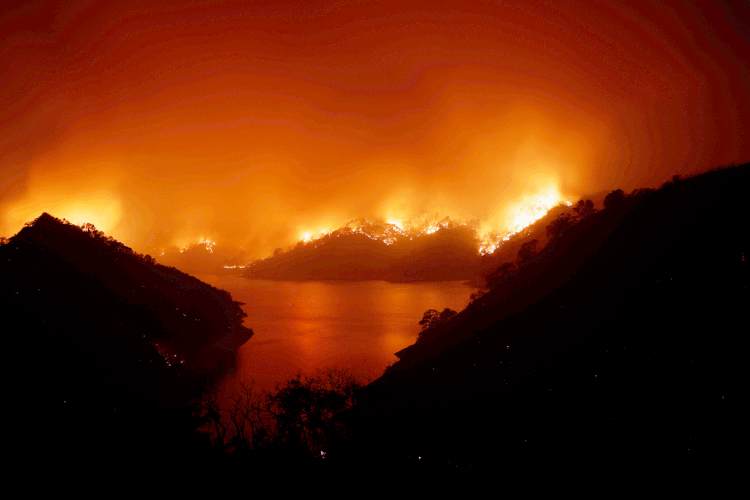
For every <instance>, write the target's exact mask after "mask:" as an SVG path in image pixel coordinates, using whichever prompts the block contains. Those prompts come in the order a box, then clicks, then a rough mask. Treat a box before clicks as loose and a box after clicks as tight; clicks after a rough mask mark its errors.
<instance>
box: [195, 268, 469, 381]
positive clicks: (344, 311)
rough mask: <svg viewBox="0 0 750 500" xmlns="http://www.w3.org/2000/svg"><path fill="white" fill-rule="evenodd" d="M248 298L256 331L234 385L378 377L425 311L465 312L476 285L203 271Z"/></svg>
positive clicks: (242, 354)
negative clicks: (330, 375)
mask: <svg viewBox="0 0 750 500" xmlns="http://www.w3.org/2000/svg"><path fill="white" fill-rule="evenodd" d="M198 278H199V279H201V280H202V281H205V282H206V283H209V284H211V285H213V286H216V287H219V288H223V289H225V290H228V291H229V292H230V293H231V294H232V298H233V299H234V300H238V301H240V302H244V303H245V305H244V306H242V307H243V310H244V311H245V312H246V313H247V315H248V317H247V318H246V319H245V325H246V326H248V327H250V328H252V329H253V331H254V332H255V335H254V336H253V337H252V338H251V339H250V340H249V341H248V342H247V343H246V344H245V345H244V346H243V347H242V348H241V349H240V352H239V362H238V368H237V370H236V374H235V377H234V378H233V379H232V381H230V382H229V383H230V384H234V383H238V382H246V383H249V382H250V381H255V383H256V387H259V388H267V389H272V388H273V387H274V384H276V383H277V382H281V381H283V380H285V379H286V378H287V377H290V376H292V375H294V374H295V373H296V372H297V371H298V370H301V371H303V372H313V371H315V370H317V369H325V368H329V367H337V368H348V369H351V370H352V371H353V372H354V373H355V375H357V376H359V377H362V378H367V377H370V378H373V379H374V378H377V377H379V376H380V375H382V374H383V370H384V369H385V367H386V366H388V365H389V364H391V363H393V362H394V361H396V357H395V356H394V353H396V352H398V351H400V350H401V349H403V348H405V347H407V346H408V345H411V344H413V343H414V341H415V340H416V338H417V333H418V332H419V328H420V327H419V324H418V322H419V320H420V319H421V318H422V314H423V313H424V312H425V311H426V310H427V309H438V310H443V309H444V308H446V307H449V308H451V309H454V310H461V309H463V308H464V307H465V306H466V304H467V303H468V299H469V295H470V294H471V292H472V291H473V289H472V288H470V287H468V286H466V285H463V284H461V283H460V282H438V283H408V284H403V283H387V282H384V281H364V282H354V283H350V282H288V281H281V282H279V281H264V280H247V279H245V278H240V277H235V276H216V275H199V276H198Z"/></svg>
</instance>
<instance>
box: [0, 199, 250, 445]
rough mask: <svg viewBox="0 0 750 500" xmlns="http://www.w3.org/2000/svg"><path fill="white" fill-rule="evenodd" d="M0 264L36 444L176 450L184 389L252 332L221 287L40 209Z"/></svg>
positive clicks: (1, 254)
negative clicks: (157, 262)
mask: <svg viewBox="0 0 750 500" xmlns="http://www.w3.org/2000/svg"><path fill="white" fill-rule="evenodd" d="M0 276H2V280H0V297H2V304H3V312H4V314H3V319H4V321H5V324H6V328H5V329H4V333H5V334H6V339H8V340H9V341H10V345H9V346H8V345H6V349H8V350H7V351H6V352H9V353H11V354H12V356H14V357H16V358H17V359H19V360H22V362H21V364H20V366H15V365H12V366H13V368H14V369H15V371H16V375H17V377H18V379H19V381H20V382H19V383H18V387H16V389H17V391H18V394H17V397H18V400H19V404H21V403H20V401H23V402H25V404H26V406H27V411H26V412H24V413H25V415H27V416H26V417H24V418H27V420H28V422H25V423H26V424H28V425H29V427H28V431H29V432H30V433H33V434H34V436H35V437H39V436H44V439H43V441H42V442H41V443H40V442H37V443H36V445H37V446H40V447H41V451H39V450H37V451H35V453H39V454H41V455H47V454H50V453H51V454H52V455H55V456H57V455H56V454H59V453H63V452H64V450H65V449H66V447H70V448H75V449H82V450H85V451H84V452H83V453H91V454H94V455H97V454H104V456H108V457H110V458H113V455H115V454H118V453H120V452H123V450H129V451H131V452H137V451H138V449H140V450H141V451H143V453H146V451H145V450H149V452H154V451H155V450H156V449H158V452H159V456H172V453H174V456H180V455H181V452H180V450H183V448H189V447H190V446H193V445H195V440H196V439H198V438H196V435H195V433H194V431H195V426H196V425H197V424H198V422H197V421H195V420H192V417H191V416H190V412H189V409H190V404H191V401H192V400H193V399H194V398H195V397H197V396H198V393H197V391H198V390H199V389H200V388H201V387H202V386H203V385H205V384H208V383H211V382H214V381H217V380H218V378H219V377H221V375H222V374H223V373H224V372H225V371H226V370H229V369H231V368H232V366H233V363H234V359H235V351H236V349H237V348H238V347H239V346H240V345H242V344H243V343H244V342H245V341H246V340H247V339H249V338H250V336H251V335H252V331H251V330H249V329H248V328H246V327H244V326H242V320H243V317H244V316H245V314H244V313H243V312H242V309H241V308H240V304H239V303H237V302H234V301H232V298H231V296H230V295H229V293H227V292H225V291H223V290H218V289H216V288H214V287H211V286H209V285H207V284H205V283H202V282H200V281H199V280H197V279H196V278H193V277H192V276H189V275H187V274H184V273H182V272H180V271H178V270H176V269H173V268H167V267H165V266H162V265H159V264H156V263H155V262H154V261H153V259H152V258H151V257H149V256H148V255H146V256H144V255H139V254H137V253H135V252H133V251H132V250H130V249H129V248H127V247H126V246H124V245H123V244H121V243H119V242H117V241H115V240H113V239H112V238H109V237H106V236H104V235H103V234H102V233H101V232H98V231H96V229H95V228H94V227H93V226H90V225H89V226H87V227H85V228H80V227H77V226H74V225H72V224H69V223H66V222H65V221H61V220H58V219H55V218H54V217H52V216H50V215H48V214H46V213H45V214H42V215H41V216H40V217H39V218H38V219H36V220H35V221H34V222H32V223H28V224H27V225H26V227H24V228H23V229H22V230H21V231H20V232H19V233H18V234H17V235H16V236H14V237H12V238H10V239H9V240H8V241H7V242H6V243H5V244H4V245H2V246H0ZM10 399H11V400H12V399H13V398H10ZM39 420H40V421H39ZM35 426H36V427H35ZM41 429H44V432H40V430H41ZM170 446H171V447H173V448H174V449H172V450H170V449H169V448H170ZM139 447H140V448H139ZM183 451H184V450H183ZM188 455H189V453H188V454H187V455H185V456H188ZM58 458H59V457H58Z"/></svg>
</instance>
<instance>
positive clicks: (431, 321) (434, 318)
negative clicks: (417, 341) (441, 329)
mask: <svg viewBox="0 0 750 500" xmlns="http://www.w3.org/2000/svg"><path fill="white" fill-rule="evenodd" d="M456 314H458V313H457V312H456V311H454V310H453V309H449V308H447V307H446V308H445V309H443V311H442V312H438V311H437V309H427V310H426V311H425V312H424V315H423V316H422V319H421V320H419V324H420V325H421V326H422V332H424V331H425V330H427V329H428V328H431V327H433V326H435V325H438V324H440V323H445V322H446V321H448V320H449V319H451V318H452V317H453V316H455V315H456Z"/></svg>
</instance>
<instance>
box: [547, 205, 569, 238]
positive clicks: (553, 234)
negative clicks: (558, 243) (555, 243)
mask: <svg viewBox="0 0 750 500" xmlns="http://www.w3.org/2000/svg"><path fill="white" fill-rule="evenodd" d="M575 223H576V219H575V217H573V215H572V214H570V213H567V212H566V213H562V214H560V215H558V216H557V218H556V219H555V220H553V221H552V222H550V223H549V225H548V226H547V238H549V239H550V240H556V239H557V238H559V237H560V235H561V234H562V233H563V231H565V230H566V229H568V228H569V227H572V226H573V225H574V224H575Z"/></svg>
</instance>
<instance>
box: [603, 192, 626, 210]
mask: <svg viewBox="0 0 750 500" xmlns="http://www.w3.org/2000/svg"><path fill="white" fill-rule="evenodd" d="M624 202H625V192H624V191H623V190H622V189H616V190H614V191H612V192H610V193H609V194H608V195H607V196H605V197H604V208H615V207H619V206H621V205H622V204H623V203H624Z"/></svg>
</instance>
